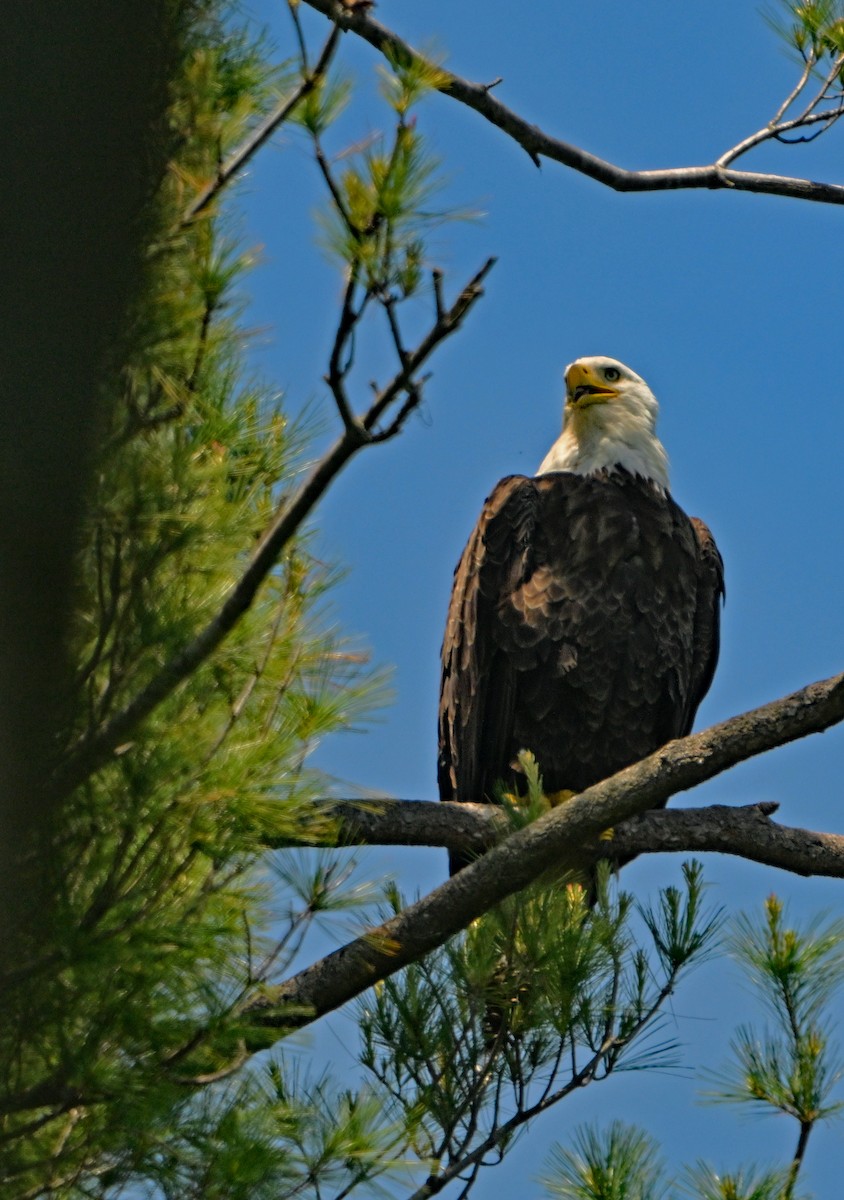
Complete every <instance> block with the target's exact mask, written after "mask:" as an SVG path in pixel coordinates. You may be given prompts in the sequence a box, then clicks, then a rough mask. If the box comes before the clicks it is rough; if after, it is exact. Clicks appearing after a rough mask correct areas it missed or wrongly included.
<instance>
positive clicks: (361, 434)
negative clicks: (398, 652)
mask: <svg viewBox="0 0 844 1200" xmlns="http://www.w3.org/2000/svg"><path fill="white" fill-rule="evenodd" d="M494 261H495V260H494V259H489V260H488V261H487V262H486V263H485V264H484V265H483V267H481V269H480V271H478V272H477V273H476V274H475V275H474V276H473V277H472V279H470V280H469V282H468V283H467V284H466V286H465V287H464V288H463V290H462V291H461V292H460V295H459V296H458V297H457V299H456V300H455V301H454V303H453V304H452V306H451V307H450V308H449V309H447V310H446V311H445V312H444V313H438V314H437V316H436V319H435V321H434V324H433V325H432V326H431V328H430V329H429V330H428V332H427V333H426V334H425V336H424V337H423V338H422V340H421V342H420V343H419V345H418V346H417V347H416V349H415V350H413V351H411V352H409V354H408V355H407V361H406V362H405V363H403V364H402V366H401V369H400V370H399V371H398V372H397V373H396V375H394V376H393V378H392V379H391V380H390V382H389V383H388V384H386V386H385V387H384V388H382V389H381V391H379V392H378V393H377V394H376V396H375V399H374V400H373V402H372V404H371V405H370V407H369V408H368V409H367V411H366V413H365V414H364V415H363V417H362V418H361V419H360V421H353V422H352V423H351V424H346V426H345V428H344V430H343V432H342V434H341V435H340V437H339V438H338V440H337V441H336V442H335V443H334V445H333V446H332V447H331V449H330V450H328V451H327V452H326V453H325V454H324V455H323V457H322V458H321V459H320V460H319V461H318V462H317V463H316V465H315V466H314V467H313V468H312V470H311V471H310V473H309V474H308V475H307V477H306V478H305V479H304V481H303V482H302V483H301V485H300V486H299V488H298V489H296V490H295V491H294V492H293V493H292V495H290V496H288V497H287V498H286V499H285V500H284V501H282V503H281V505H280V506H279V508H278V510H277V513H276V516H275V519H274V520H273V521H272V523H271V524H270V526H269V528H268V529H267V530H266V532H265V533H264V536H263V538H262V539H261V541H260V543H259V544H258V547H257V549H256V550H255V551H254V553H253V555H252V558H251V559H250V561H249V563H248V564H247V566H246V568H245V569H244V571H243V573H242V575H241V576H240V579H239V580H238V581H237V583H236V584H235V585H234V587H233V588H232V590H231V591H230V592H229V594H228V596H227V597H226V599H225V601H224V603H223V604H222V606H221V608H220V609H219V611H218V612H217V613H216V615H215V616H214V617H212V618H211V620H210V621H209V622H208V624H207V625H206V626H205V628H204V629H202V630H200V632H199V633H198V634H196V636H195V637H194V638H193V639H192V640H191V641H190V642H188V643H187V645H186V646H184V647H183V649H182V650H180V651H179V652H178V653H177V654H175V655H174V656H173V658H171V659H170V661H169V662H167V663H165V664H164V666H163V667H162V668H161V669H160V671H159V672H158V674H157V675H154V676H153V678H152V679H151V680H150V681H149V683H148V684H147V685H146V686H145V687H144V688H142V690H141V691H140V692H138V694H137V695H136V696H135V697H134V698H133V699H132V700H130V701H129V703H128V704H127V705H126V706H125V707H124V708H123V709H122V710H121V711H120V712H117V713H115V715H114V716H113V717H112V718H111V719H110V720H109V721H107V722H106V723H105V724H104V725H101V726H100V727H99V728H98V729H96V730H94V731H92V732H91V733H90V734H88V735H86V736H85V737H83V738H82V739H80V741H79V743H78V744H77V746H76V747H75V749H74V750H73V751H71V753H70V754H69V755H68V756H67V758H66V759H65V760H64V762H62V763H61V764H60V765H59V766H58V768H57V769H56V772H55V774H54V777H53V788H54V790H55V791H56V792H57V793H58V794H59V795H63V794H66V793H68V792H70V791H71V790H72V789H73V788H75V787H77V786H78V785H79V784H80V783H82V782H83V781H84V780H85V779H86V778H87V777H88V776H89V775H90V774H91V773H92V772H93V771H95V770H97V768H98V767H100V766H102V765H103V764H104V763H105V762H106V761H107V760H108V759H109V758H110V757H111V755H112V754H113V753H114V750H115V749H116V748H117V747H118V746H120V745H121V743H123V742H125V741H126V739H127V737H128V736H130V734H131V733H132V732H133V731H134V730H135V729H136V728H137V726H138V725H139V724H140V723H141V722H142V721H143V720H145V719H146V717H148V716H149V715H150V713H151V712H153V710H154V709H156V708H157V707H158V705H159V704H161V703H162V701H164V700H166V699H167V697H168V696H170V695H171V694H172V692H174V691H175V689H176V688H177V687H178V686H179V684H181V683H182V682H183V681H184V680H185V679H187V678H188V677H189V676H190V675H192V674H193V672H194V671H196V670H197V668H198V667H199V666H201V665H202V663H204V662H205V661H206V660H207V659H208V658H209V657H210V656H211V654H213V652H214V651H215V650H216V649H217V647H218V646H219V645H220V643H221V642H222V641H223V639H224V638H225V637H226V635H227V634H228V633H229V632H230V630H231V629H233V628H234V626H235V625H236V624H237V622H238V621H239V620H240V618H241V617H242V616H243V614H244V613H245V612H246V611H247V610H248V609H249V608H250V606H251V604H252V602H253V600H254V599H255V596H256V595H257V592H258V589H259V588H260V586H261V584H262V583H263V582H264V580H265V579H266V578H267V576H268V575H269V573H270V572H271V571H272V569H273V567H274V566H275V564H276V563H277V562H278V559H279V557H280V555H281V553H282V551H283V550H284V548H285V547H286V546H287V544H288V542H290V541H291V539H292V538H293V537H294V536H295V535H296V533H297V532H298V531H299V529H300V528H301V526H302V525H303V523H304V522H305V521H306V520H307V518H308V517H309V516H310V514H311V512H312V511H313V509H314V508H315V506H316V505H317V504H318V502H319V501H320V500H321V499H322V497H323V495H324V494H325V492H326V491H327V490H328V488H329V486H330V485H331V484H332V483H333V481H334V479H335V478H336V477H337V475H339V473H340V471H342V469H343V467H344V466H345V465H346V463H347V462H348V461H349V459H350V458H352V457H354V455H355V454H357V452H358V451H359V450H360V449H362V447H364V446H367V445H373V444H375V443H378V442H382V441H386V440H387V438H389V437H393V436H394V435H395V434H396V433H398V431H399V429H400V428H401V425H402V423H403V421H404V419H405V417H406V416H407V415H408V413H409V412H410V411H411V410H412V408H414V407H415V405H416V404H417V403H418V400H419V385H417V384H416V383H414V382H413V378H412V377H413V374H414V372H416V371H417V370H418V369H419V368H420V367H421V366H422V364H423V363H424V362H425V361H426V360H427V359H428V358H429V357H430V356H431V354H432V353H433V352H434V350H435V349H436V348H437V346H438V345H439V344H440V343H441V342H443V341H444V340H445V339H446V338H448V337H450V336H451V334H453V333H454V332H456V330H457V329H458V328H459V327H460V324H461V323H462V321H463V319H464V318H465V317H466V315H467V314H468V312H469V310H470V309H471V308H472V307H473V306H474V305H475V303H476V302H477V301H478V300H479V299H480V297H481V296H482V295H483V288H482V286H481V284H482V281H483V279H484V278H485V276H486V275H487V273H488V272H489V271H490V269H491V268H492V266H493V264H494ZM405 394H406V395H407V399H406V400H405V401H404V402H403V403H400V404H399V405H398V412H397V413H396V415H395V417H394V419H393V420H392V422H391V423H390V424H389V425H388V426H387V427H386V428H384V429H381V430H377V429H376V428H375V426H376V423H377V422H378V420H379V419H380V418H381V417H383V416H384V415H385V413H386V412H387V411H388V410H389V409H390V407H391V406H392V405H394V404H395V403H396V402H397V401H400V400H401V397H402V396H403V395H405Z"/></svg>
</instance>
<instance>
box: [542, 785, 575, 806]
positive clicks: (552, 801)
mask: <svg viewBox="0 0 844 1200" xmlns="http://www.w3.org/2000/svg"><path fill="white" fill-rule="evenodd" d="M576 795H577V792H573V791H572V790H571V788H561V789H560V790H559V792H546V794H545V799H546V800H547V801H548V804H549V806H550V807H551V808H559V806H560V805H561V804H565V803H566V801H567V800H572V799H573V798H574V797H575V796H576Z"/></svg>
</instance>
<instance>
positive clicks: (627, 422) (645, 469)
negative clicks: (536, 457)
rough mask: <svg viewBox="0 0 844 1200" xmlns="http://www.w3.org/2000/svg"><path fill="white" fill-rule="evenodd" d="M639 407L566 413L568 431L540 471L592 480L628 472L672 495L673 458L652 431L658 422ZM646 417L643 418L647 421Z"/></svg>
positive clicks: (615, 406) (611, 406) (593, 407)
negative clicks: (617, 470) (614, 471)
mask: <svg viewBox="0 0 844 1200" xmlns="http://www.w3.org/2000/svg"><path fill="white" fill-rule="evenodd" d="M648 417H650V414H647V416H646V414H645V413H644V412H643V411H642V410H641V409H640V408H639V406H638V405H633V406H630V407H628V405H626V404H617V403H610V404H593V405H590V406H589V407H588V408H585V409H582V410H581V411H566V415H565V419H564V421H563V432H562V433H561V434H560V436H559V437H558V438H557V440H556V442H554V445H553V446H552V447H551V449H550V450H549V451H548V453H547V454H546V455H545V458H544V459H543V460H542V463H541V465H540V467H539V470H538V471H537V474H538V475H546V474H547V473H548V472H550V471H573V472H574V473H575V474H577V475H593V474H595V473H596V472H598V471H607V470H609V471H611V470H612V469H613V468H614V467H623V468H624V469H625V470H626V471H629V472H630V474H631V475H640V476H641V477H642V478H643V479H650V480H652V481H653V482H654V483H656V484H657V485H658V486H659V487H661V488H664V489H665V490H666V491H667V490H668V455H667V454H666V453H665V447H664V446H663V445H662V442H660V440H659V438H658V437H657V436H656V434H655V433H654V431H653V421H652V420H650V419H648ZM643 418H644V419H643Z"/></svg>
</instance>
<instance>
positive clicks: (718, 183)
mask: <svg viewBox="0 0 844 1200" xmlns="http://www.w3.org/2000/svg"><path fill="white" fill-rule="evenodd" d="M305 3H306V4H308V5H310V7H311V8H314V9H316V10H317V12H320V13H322V14H323V16H325V17H328V19H329V20H331V21H333V22H334V24H335V26H336V27H337V28H339V29H342V30H344V31H349V32H351V33H355V34H357V35H358V37H360V38H363V40H364V41H367V42H369V44H370V45H371V46H374V47H375V49H376V50H379V51H380V52H381V53H382V54H389V55H391V56H392V57H394V58H398V59H400V60H402V59H403V60H417V61H419V62H423V63H428V60H427V59H426V58H425V56H424V55H423V54H420V52H419V51H418V50H416V49H414V47H413V46H411V45H409V44H408V43H407V42H405V41H404V40H403V39H402V38H400V37H399V36H398V34H396V33H393V31H392V30H391V29H388V28H387V27H386V26H385V25H382V24H381V23H380V22H378V21H376V20H375V19H374V18H373V17H371V16H370V15H369V12H368V11H367V10H368V7H369V6H368V5H366V6H365V5H357V4H356V5H354V6H352V5H349V4H348V3H346V2H344V0H305ZM429 65H430V66H431V67H432V68H434V67H435V68H436V70H437V72H438V73H439V75H440V78H441V82H440V83H438V84H437V90H438V91H440V92H443V93H444V94H445V95H447V96H451V97H452V98H453V99H454V100H458V101H459V102H460V103H461V104H465V105H466V106H467V107H468V108H472V109H474V110H475V112H477V113H480V115H481V116H482V117H484V118H485V119H486V120H487V121H489V122H490V123H491V124H492V125H495V126H497V128H499V129H501V130H502V131H503V132H504V133H506V134H507V136H508V137H510V138H512V139H513V141H515V142H517V143H518V145H520V146H521V147H522V149H523V150H525V151H526V152H527V154H528V155H529V156H530V158H531V159H532V160H533V162H534V163H535V164H536V165H537V166H541V160H542V159H543V158H547V159H551V160H552V161H554V162H558V163H562V165H563V166H566V167H571V168H572V170H575V171H579V172H580V174H581V175H586V176H588V177H589V178H590V179H594V180H596V182H598V183H602V184H604V185H605V186H606V187H610V188H612V189H613V190H614V191H617V192H660V191H676V190H680V189H688V188H709V189H712V190H718V189H721V188H731V189H733V190H735V191H745V192H758V193H762V194H767V195H773V196H788V197H790V198H792V199H795V200H813V201H816V202H818V203H823V204H844V186H841V185H840V184H834V183H818V182H815V181H814V180H811V179H799V178H795V177H792V176H787V175H769V174H765V173H759V172H754V171H735V170H729V169H727V168H726V167H724V166H722V165H719V162H714V163H712V164H710V165H707V166H698V167H666V168H663V169H660V170H653V171H628V170H626V169H625V168H624V167H619V166H616V165H615V164H614V163H610V162H607V161H606V160H605V159H602V158H598V157H597V156H596V155H594V154H590V153H589V152H588V151H587V150H583V149H581V147H580V146H575V145H573V144H572V143H571V142H565V141H562V140H561V139H560V138H555V137H552V136H551V135H550V134H547V133H545V132H544V131H543V130H542V129H540V128H539V126H538V125H532V124H531V123H530V122H529V121H526V120H525V119H524V117H521V116H519V115H518V113H515V112H513V110H512V109H510V108H507V106H506V105H504V104H502V103H501V102H500V101H499V100H498V99H496V97H495V96H493V95H492V92H491V85H490V84H481V83H471V82H470V81H469V80H467V79H462V78H461V77H460V76H459V75H454V74H453V73H452V72H451V71H446V70H444V69H443V68H442V67H440V66H437V65H436V64H433V63H430V64H429ZM740 145H743V143H740ZM747 148H749V147H747ZM727 155H728V156H730V155H732V151H729V150H728V151H727Z"/></svg>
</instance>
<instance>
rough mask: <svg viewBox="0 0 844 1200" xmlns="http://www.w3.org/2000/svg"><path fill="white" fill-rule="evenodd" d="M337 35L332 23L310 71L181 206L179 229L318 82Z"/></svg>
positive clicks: (332, 51) (221, 188) (203, 208)
mask: <svg viewBox="0 0 844 1200" xmlns="http://www.w3.org/2000/svg"><path fill="white" fill-rule="evenodd" d="M338 37H339V30H338V28H337V26H335V27H334V29H332V31H331V33H330V35H329V37H328V39H327V40H326V43H325V45H324V46H323V48H322V52H321V54H320V56H319V59H318V60H317V63H316V66H315V67H314V69H313V71H311V72H309V73H308V74H307V75H306V76H305V78H304V79H303V80H302V82H301V83H300V84H299V86H298V87H297V88H296V90H295V91H294V92H293V93H292V95H290V96H287V97H286V98H285V99H284V100H280V101H279V103H278V104H277V105H276V107H275V108H274V109H273V110H272V112H270V113H267V115H266V117H264V119H263V121H262V122H261V123H260V125H258V127H257V128H256V129H254V130H253V131H252V133H250V135H249V137H247V138H246V139H245V140H244V141H243V142H241V144H240V145H239V146H238V147H237V149H236V150H233V151H232V152H231V154H230V155H229V156H228V158H227V159H226V161H225V162H224V163H223V164H222V166H221V167H220V169H219V171H218V172H217V176H216V178H215V179H213V180H212V181H211V183H209V184H208V185H207V186H206V187H204V188H203V189H202V191H201V192H200V193H199V194H198V195H197V196H195V197H194V198H193V200H192V201H191V203H190V204H189V205H188V207H187V208H186V209H185V212H184V214H183V216H182V219H181V222H180V223H179V228H180V229H184V228H185V227H186V226H187V225H190V223H191V222H192V221H194V220H195V219H196V218H197V217H198V216H199V215H200V214H201V213H203V212H205V210H206V209H207V208H208V206H209V205H210V204H212V203H213V201H214V200H216V199H217V196H218V195H219V194H220V192H221V191H222V190H223V188H224V187H225V186H226V184H228V183H230V182H231V180H232V179H233V178H234V177H235V175H237V173H238V172H239V171H242V170H243V168H244V167H245V166H246V164H247V163H248V162H249V160H250V159H251V158H252V156H253V155H254V154H255V153H257V151H258V150H260V149H261V147H262V146H263V145H264V143H265V142H266V141H267V139H268V138H270V137H272V135H273V133H275V131H276V129H278V127H279V126H280V125H282V124H283V123H284V122H285V121H286V120H287V119H288V117H289V116H290V115H291V113H292V112H293V111H294V109H295V108H296V106H297V105H298V104H300V103H301V101H302V100H304V98H305V97H306V96H307V95H309V94H310V93H311V92H312V91H313V90H314V88H315V87H316V86H317V84H319V83H320V82H321V80H322V79H323V78H324V76H325V73H326V71H327V70H328V66H329V64H330V62H331V59H332V57H333V55H334V51H335V50H336V49H337V41H338Z"/></svg>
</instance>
